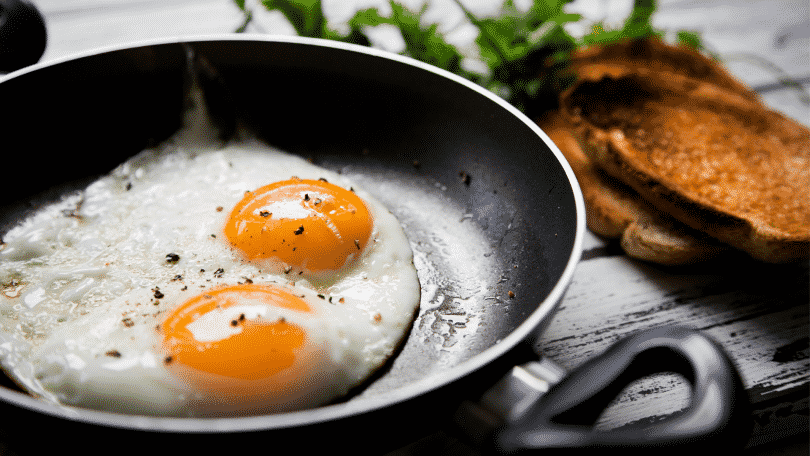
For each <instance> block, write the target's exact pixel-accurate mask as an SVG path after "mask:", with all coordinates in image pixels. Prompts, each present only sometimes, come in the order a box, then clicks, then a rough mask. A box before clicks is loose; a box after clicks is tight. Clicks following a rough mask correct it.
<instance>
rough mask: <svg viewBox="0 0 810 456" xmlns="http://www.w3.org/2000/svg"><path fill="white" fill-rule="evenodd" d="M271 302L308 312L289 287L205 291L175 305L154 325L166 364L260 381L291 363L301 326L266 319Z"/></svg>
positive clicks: (301, 342) (249, 286)
mask: <svg viewBox="0 0 810 456" xmlns="http://www.w3.org/2000/svg"><path fill="white" fill-rule="evenodd" d="M273 307H279V308H284V309H289V310H292V311H295V312H302V313H306V314H312V313H313V311H312V309H311V308H310V306H309V305H308V304H307V302H306V301H304V300H303V299H302V298H300V297H298V296H296V295H293V294H292V293H291V292H289V291H287V290H285V289H283V288H281V287H278V286H271V285H256V284H245V285H237V286H229V287H222V288H217V289H213V290H209V291H206V292H205V293H203V294H201V295H198V296H195V297H193V298H191V299H189V300H188V301H186V302H185V303H183V304H182V305H180V306H178V307H177V308H176V309H175V310H174V311H172V313H171V314H170V315H169V316H168V318H167V319H166V320H165V321H164V322H163V324H162V325H161V326H160V331H161V332H162V333H163V344H164V349H165V350H166V352H167V353H168V355H167V357H166V358H165V363H166V365H167V366H168V367H169V368H170V369H171V368H172V367H179V368H190V369H192V370H194V371H201V372H205V373H208V374H215V375H220V376H224V377H230V378H233V379H240V380H261V379H266V378H269V377H272V376H273V375H275V374H277V373H279V372H281V371H283V370H285V369H288V368H290V367H292V366H293V365H294V364H295V363H296V362H300V360H297V354H298V352H299V351H300V349H301V348H302V346H303V345H304V344H305V343H306V339H307V334H306V331H305V330H304V329H303V328H301V327H299V326H297V325H295V324H291V323H288V322H286V321H285V320H284V319H283V318H278V317H275V318H270V314H272V313H273Z"/></svg>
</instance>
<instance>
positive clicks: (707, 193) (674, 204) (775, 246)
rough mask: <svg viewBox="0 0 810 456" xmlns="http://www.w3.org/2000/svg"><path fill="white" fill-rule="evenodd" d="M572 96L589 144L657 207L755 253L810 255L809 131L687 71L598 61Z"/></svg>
mask: <svg viewBox="0 0 810 456" xmlns="http://www.w3.org/2000/svg"><path fill="white" fill-rule="evenodd" d="M589 68H590V71H591V74H592V77H585V78H583V79H580V81H579V82H578V83H577V84H576V85H575V86H574V87H572V88H571V89H569V91H568V92H567V93H566V94H564V95H563V97H562V103H563V107H562V108H563V110H564V111H565V113H566V114H567V116H568V118H569V119H570V121H571V122H572V123H574V124H577V123H579V122H583V123H584V125H585V126H586V129H585V131H586V136H587V137H586V141H585V144H586V147H585V151H586V153H588V154H589V157H590V158H591V159H592V160H594V162H595V163H596V164H597V165H598V166H599V167H601V168H602V169H604V170H605V171H607V172H608V173H609V174H611V175H612V176H614V177H616V178H617V179H619V180H621V181H622V182H624V183H626V184H628V185H629V186H631V187H632V188H633V189H634V190H636V191H637V192H638V194H639V195H641V197H642V198H644V199H645V200H646V201H648V202H649V203H651V204H652V205H654V206H655V207H656V208H658V209H660V210H661V211H664V212H666V213H668V214H671V215H672V216H673V217H675V218H676V219H678V220H680V221H682V222H683V223H685V224H687V225H689V226H690V227H692V228H694V229H696V230H698V231H701V232H703V233H707V234H709V235H711V236H713V237H715V238H717V239H720V240H721V241H723V242H725V243H728V244H730V245H732V246H734V247H736V248H739V249H741V250H744V251H746V252H748V253H749V254H750V255H751V256H753V257H754V258H758V259H760V260H764V261H768V262H776V263H781V262H789V261H794V260H797V259H803V258H808V256H810V197H808V196H810V195H808V189H810V131H808V129H807V128H805V127H803V126H802V125H799V124H798V123H796V122H795V121H792V120H791V119H788V118H786V117H784V116H782V115H780V114H778V113H776V112H773V111H770V110H768V109H767V108H766V107H765V106H764V105H762V104H761V103H759V101H758V100H755V99H751V97H748V96H745V95H744V94H740V93H737V92H733V91H728V90H725V89H722V88H720V87H719V86H716V85H714V84H709V83H706V82H703V81H700V80H696V79H693V78H690V77H686V76H683V75H678V74H673V73H666V74H665V73H660V72H654V71H650V70H647V69H645V68H635V69H629V68H627V67H622V66H615V65H603V66H602V67H600V68H597V65H593V66H590V67H589Z"/></svg>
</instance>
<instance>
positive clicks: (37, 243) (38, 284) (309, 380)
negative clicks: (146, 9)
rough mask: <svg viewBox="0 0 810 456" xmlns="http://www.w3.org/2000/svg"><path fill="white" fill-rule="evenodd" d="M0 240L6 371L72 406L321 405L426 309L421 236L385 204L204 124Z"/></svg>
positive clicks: (158, 411) (198, 411)
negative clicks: (416, 257)
mask: <svg viewBox="0 0 810 456" xmlns="http://www.w3.org/2000/svg"><path fill="white" fill-rule="evenodd" d="M197 133H198V132H197ZM0 246H2V250H0V284H2V296H0V357H1V358H2V364H3V367H4V368H5V369H6V371H7V372H8V373H9V374H10V376H11V377H12V378H13V379H15V380H16V381H17V382H18V383H20V384H21V385H22V386H23V387H24V388H26V389H27V390H29V391H30V392H31V393H33V394H34V395H37V396H39V397H41V398H42V399H43V400H46V401H50V402H52V403H57V404H64V405H72V406H78V407H86V408H93V409H100V410H107V411H114V412H122V413H129V414H141V415H153V416H184V417H191V416H195V417H204V416H234V415H249V414H257V413H270V412H283V411H290V410H299V409H303V408H309V407H315V406H319V405H322V404H326V403H329V402H330V401H333V400H334V399H336V398H339V397H341V396H343V395H345V394H346V393H347V392H348V391H349V390H350V389H351V388H353V387H355V386H357V385H359V384H362V383H363V381H364V380H366V379H367V378H368V377H369V376H370V375H371V374H372V373H373V372H374V371H375V370H377V369H379V368H380V367H381V366H382V365H384V364H385V362H386V360H387V359H388V358H389V357H390V356H391V355H392V353H393V352H394V351H395V349H396V347H397V346H398V345H399V344H400V343H401V342H402V340H403V339H404V337H405V336H406V335H407V333H408V331H409V329H410V326H411V323H412V321H413V319H414V317H415V313H416V311H417V308H418V306H419V297H420V288H419V282H418V279H417V275H416V270H415V268H414V265H413V256H412V251H411V248H410V245H409V243H408V239H407V238H406V236H405V233H404V232H403V230H402V228H401V226H400V224H399V222H398V221H397V219H396V218H395V217H394V216H393V214H391V213H390V212H389V211H388V210H387V209H386V208H385V207H384V206H383V205H382V204H380V203H379V202H377V201H376V200H375V199H374V198H373V197H372V196H371V195H370V194H368V193H366V192H364V191H363V190H362V189H361V188H358V187H357V186H356V185H354V184H353V183H352V182H350V181H348V180H347V179H345V178H344V177H343V176H341V175H339V174H337V173H334V172H330V171H328V170H325V169H322V168H320V167H318V166H315V165H313V164H311V163H308V162H307V161H306V160H303V159H301V158H300V157H297V156H293V155H289V154H286V153H284V152H281V151H278V150H275V149H273V148H271V147H269V146H267V145H264V144H261V143H259V142H258V141H254V140H242V141H238V142H233V143H230V144H228V145H226V146H217V145H216V144H215V143H213V142H210V141H202V142H200V140H199V135H198V134H196V133H195V131H194V129H190V131H183V132H181V133H180V134H178V135H177V136H176V137H175V138H173V139H172V140H170V141H168V142H167V143H166V144H164V145H162V146H161V147H159V148H157V149H153V150H147V151H144V152H142V153H141V154H139V155H137V156H135V157H133V158H131V159H130V160H128V161H126V162H125V163H123V164H122V165H121V166H119V167H118V168H117V169H115V170H114V171H113V172H112V173H111V174H110V175H108V176H106V177H103V178H101V179H99V180H98V181H96V182H95V183H93V184H92V185H90V186H89V187H88V188H86V189H85V190H83V191H82V192H78V193H75V194H71V195H68V196H67V197H65V198H64V199H63V200H62V201H61V202H59V203H57V204H53V205H50V206H47V207H45V208H42V209H41V210H40V211H39V212H37V213H36V214H35V215H33V216H31V217H30V218H28V219H27V220H25V221H24V222H23V223H21V224H20V225H19V226H17V227H15V228H13V229H11V230H10V231H9V232H8V233H6V234H5V235H4V236H3V244H0Z"/></svg>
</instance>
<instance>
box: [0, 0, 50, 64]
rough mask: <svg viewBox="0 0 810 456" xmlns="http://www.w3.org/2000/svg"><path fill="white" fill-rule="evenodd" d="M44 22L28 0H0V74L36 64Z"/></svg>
mask: <svg viewBox="0 0 810 456" xmlns="http://www.w3.org/2000/svg"><path fill="white" fill-rule="evenodd" d="M46 43H47V33H46V31H45V20H44V19H43V18H42V14H40V12H39V11H38V10H37V8H36V7H35V6H34V5H33V4H32V3H31V2H29V1H28V0H0V72H6V73H8V72H12V71H15V70H19V69H20V68H23V67H26V66H28V65H33V64H35V63H37V61H39V59H40V57H42V54H43V53H44V52H45V45H46Z"/></svg>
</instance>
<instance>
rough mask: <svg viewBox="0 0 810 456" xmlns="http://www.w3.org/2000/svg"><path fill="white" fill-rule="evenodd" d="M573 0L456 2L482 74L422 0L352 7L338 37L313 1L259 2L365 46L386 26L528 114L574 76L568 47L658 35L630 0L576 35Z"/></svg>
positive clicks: (649, 8) (412, 47) (411, 50)
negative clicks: (620, 20)
mask: <svg viewBox="0 0 810 456" xmlns="http://www.w3.org/2000/svg"><path fill="white" fill-rule="evenodd" d="M571 1H572V0H534V2H533V3H532V4H531V6H530V7H529V9H528V10H527V11H520V10H518V8H517V7H516V6H515V4H514V2H513V0H505V1H504V3H503V4H502V7H501V11H500V14H499V15H498V16H497V17H491V18H483V19H481V18H478V17H476V16H475V15H473V14H472V13H471V12H470V11H469V10H467V8H465V7H464V5H463V4H462V3H461V2H460V1H459V0H455V2H456V4H457V5H458V6H459V7H460V8H461V9H462V11H463V12H464V15H465V17H466V18H467V20H468V21H469V22H470V23H471V24H472V25H474V26H475V27H476V28H477V29H478V32H479V34H478V37H477V38H476V40H475V43H476V45H477V47H478V55H477V56H472V57H475V58H480V59H481V60H482V61H483V62H484V63H485V64H486V65H487V67H488V68H489V71H488V72H487V73H486V74H480V73H477V72H473V71H470V70H467V69H465V67H464V66H463V65H462V62H463V61H464V60H465V59H466V58H469V57H468V56H465V55H463V54H462V53H461V52H460V51H459V49H458V48H456V47H455V46H453V45H452V44H450V43H448V42H447V40H446V39H445V37H444V35H443V34H442V32H440V30H439V24H435V23H426V21H425V11H426V9H427V6H428V5H427V4H425V5H424V6H423V7H422V8H421V9H420V10H419V11H411V10H409V9H408V8H407V7H405V6H403V5H402V4H400V3H398V2H397V1H395V0H389V5H390V7H391V13H390V15H387V16H385V15H382V14H381V13H380V11H379V10H378V9H377V8H368V9H364V10H360V11H357V12H356V13H355V14H354V16H353V17H352V18H351V19H350V20H349V21H348V23H347V25H348V27H349V33H348V34H347V35H343V34H341V33H339V32H337V31H335V30H333V29H332V28H330V27H329V26H328V23H327V18H326V17H325V15H324V13H323V7H322V4H321V1H320V0H262V4H263V5H264V7H265V8H267V9H268V10H270V11H274V10H275V11H280V12H281V13H282V14H283V15H284V16H285V17H286V18H287V20H288V21H289V22H290V23H291V24H292V25H293V27H295V30H296V32H297V33H298V34H299V35H301V36H307V37H315V38H325V39H330V40H338V41H344V42H349V43H355V44H361V45H365V46H371V40H370V39H369V37H368V35H367V33H366V32H367V30H368V28H370V27H377V26H380V25H385V24H387V25H393V26H395V27H397V28H398V29H399V31H400V33H401V34H402V38H403V41H404V42H405V51H404V52H403V53H404V54H405V55H408V56H410V57H413V58H415V59H417V60H421V61H423V62H426V63H429V64H431V65H435V66H437V67H439V68H443V69H445V70H447V71H450V72H452V73H455V74H458V75H460V76H463V77H465V78H467V79H470V80H471V81H473V82H476V83H478V84H480V85H482V86H484V87H486V88H487V89H489V90H491V91H493V92H495V93H496V94H498V95H500V96H501V97H503V98H505V99H506V100H507V101H509V102H510V103H512V104H513V105H515V106H516V107H517V108H518V109H521V110H523V111H524V112H526V113H527V114H528V115H532V114H533V113H535V112H537V111H542V110H545V109H552V108H555V107H556V103H557V100H558V96H559V94H560V93H562V91H564V90H565V89H566V88H567V87H569V86H570V85H571V84H572V83H573V82H574V81H575V75H574V74H573V73H571V72H570V71H569V63H570V60H571V53H572V52H573V51H574V50H575V49H576V48H577V47H578V46H588V45H596V44H598V45H608V44H611V43H614V42H617V41H620V40H624V39H641V38H645V37H648V36H652V35H659V33H658V32H657V31H656V30H655V29H654V28H653V27H652V15H653V13H654V12H655V9H656V2H655V0H635V1H634V4H633V10H632V12H631V14H630V16H629V17H628V18H627V20H626V21H625V22H624V24H623V26H622V28H621V29H619V30H606V29H605V27H604V24H602V23H601V22H597V23H595V24H593V25H592V29H591V30H592V31H591V33H589V34H587V35H585V36H584V37H582V39H581V40H577V39H575V38H574V37H572V36H571V35H570V34H569V33H568V32H566V30H565V28H564V26H565V25H566V24H568V23H573V22H579V21H580V20H582V17H581V16H579V15H577V14H570V13H566V12H565V11H564V7H565V5H566V4H568V3H570V2H571ZM234 2H235V3H236V5H237V7H239V9H241V10H242V11H244V15H245V21H244V23H243V24H242V25H241V26H240V29H239V30H237V31H242V30H244V29H245V27H246V26H247V25H248V24H249V23H250V21H251V19H252V15H251V12H250V11H248V10H246V9H245V2H244V0H234ZM678 40H679V41H680V42H682V43H686V44H689V45H691V46H692V47H696V48H698V49H701V48H702V45H701V44H700V39H699V36H697V35H696V34H694V33H691V32H680V33H679V34H678Z"/></svg>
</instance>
